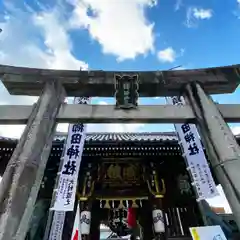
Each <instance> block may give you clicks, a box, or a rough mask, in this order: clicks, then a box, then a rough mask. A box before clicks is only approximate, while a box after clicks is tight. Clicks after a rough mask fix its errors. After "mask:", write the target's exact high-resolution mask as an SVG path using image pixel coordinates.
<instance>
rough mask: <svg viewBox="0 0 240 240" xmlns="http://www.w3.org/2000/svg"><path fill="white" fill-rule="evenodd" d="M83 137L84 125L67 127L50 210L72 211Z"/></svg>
mask: <svg viewBox="0 0 240 240" xmlns="http://www.w3.org/2000/svg"><path fill="white" fill-rule="evenodd" d="M88 102H89V98H86V97H82V98H80V97H79V98H75V103H77V104H88ZM85 135H86V125H85V124H83V123H77V124H70V125H69V130H68V138H67V141H66V146H65V151H64V155H63V165H62V169H61V172H60V177H59V183H58V189H57V196H56V200H55V203H54V206H53V208H52V210H55V211H65V212H66V211H73V208H74V202H75V194H76V188H77V180H78V172H79V168H80V164H81V158H82V151H83V146H84V141H85Z"/></svg>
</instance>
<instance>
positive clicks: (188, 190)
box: [0, 132, 240, 240]
mask: <svg viewBox="0 0 240 240" xmlns="http://www.w3.org/2000/svg"><path fill="white" fill-rule="evenodd" d="M66 137H67V134H66V133H64V134H63V133H58V134H57V135H56V136H55V138H54V141H53V145H52V149H51V154H50V157H49V160H48V162H47V166H46V169H45V173H44V177H43V181H42V184H41V188H40V191H39V193H38V198H37V201H36V204H35V209H34V213H33V216H32V219H31V223H30V226H29V231H28V234H27V238H26V240H38V239H39V240H40V239H43V237H44V232H45V228H46V224H47V218H48V211H49V208H50V203H51V198H52V193H53V189H54V184H55V181H56V177H57V171H58V168H59V163H60V157H61V155H62V151H63V148H64V141H65V139H66ZM237 140H238V143H239V141H240V138H239V137H237ZM17 143H18V140H14V139H10V138H0V164H1V165H0V166H1V167H0V171H1V173H0V174H1V175H2V174H3V172H4V169H5V167H6V165H7V163H8V161H9V159H10V157H11V155H12V153H13V151H14V149H15V147H16V145H17ZM80 169H81V170H80V174H79V186H78V193H77V196H78V198H79V200H81V201H84V199H87V198H89V197H92V198H93V199H94V201H93V206H92V213H93V214H92V221H91V233H90V236H91V237H90V239H91V240H99V239H100V227H99V226H100V224H104V225H105V226H108V227H109V228H110V230H111V231H112V232H114V233H116V234H117V235H118V236H126V235H128V233H129V229H128V227H127V224H126V209H127V202H131V204H132V205H133V206H134V207H135V208H136V209H137V219H138V223H139V226H141V231H142V233H141V234H143V236H145V238H143V239H152V238H153V237H154V231H153V229H152V203H151V201H152V199H153V198H158V197H161V198H162V205H163V206H162V208H163V210H164V212H165V216H164V217H165V223H166V234H167V236H168V238H167V239H175V240H177V239H189V240H190V239H191V237H190V232H189V227H191V226H200V225H203V219H202V216H201V213H200V211H199V208H198V204H197V201H196V196H195V194H194V190H193V188H192V186H191V179H190V178H189V174H188V171H187V170H186V164H185V162H184V158H183V157H182V155H181V151H180V146H179V144H178V139H177V136H176V134H175V133H171V132H167V133H88V134H87V136H86V139H85V145H84V151H83V155H82V162H81V168H80ZM215 181H216V183H217V180H216V179H215ZM76 203H77V201H76ZM75 211H76V207H75ZM75 211H74V212H68V213H67V215H66V218H65V224H64V230H63V238H62V239H70V237H71V233H72V227H73V222H74V216H75ZM116 219H119V220H120V221H115V220H116Z"/></svg>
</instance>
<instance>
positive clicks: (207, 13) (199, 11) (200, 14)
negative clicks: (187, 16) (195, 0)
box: [193, 8, 212, 19]
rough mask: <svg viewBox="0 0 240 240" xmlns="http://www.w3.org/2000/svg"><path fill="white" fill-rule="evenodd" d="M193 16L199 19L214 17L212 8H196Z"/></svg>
mask: <svg viewBox="0 0 240 240" xmlns="http://www.w3.org/2000/svg"><path fill="white" fill-rule="evenodd" d="M193 16H194V17H195V18H197V19H210V18H211V17H212V10H211V9H203V8H194V9H193Z"/></svg>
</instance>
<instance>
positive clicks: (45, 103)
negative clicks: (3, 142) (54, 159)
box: [0, 81, 65, 240]
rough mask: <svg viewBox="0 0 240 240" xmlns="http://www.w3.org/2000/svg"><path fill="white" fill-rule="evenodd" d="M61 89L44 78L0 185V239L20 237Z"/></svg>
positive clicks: (19, 239) (35, 190) (45, 155)
mask: <svg viewBox="0 0 240 240" xmlns="http://www.w3.org/2000/svg"><path fill="white" fill-rule="evenodd" d="M64 97H65V91H64V89H63V87H62V85H61V84H60V83H59V82H57V81H48V82H47V83H46V85H45V87H44V90H43V93H42V95H41V96H40V97H39V99H38V102H37V103H36V104H35V106H34V109H33V112H32V114H31V116H30V118H29V120H28V123H27V126H26V128H25V130H24V133H23V135H22V137H21V138H20V141H19V143H18V145H17V147H16V149H15V151H14V152H13V155H12V157H11V159H10V161H9V163H8V166H7V168H6V171H5V173H4V175H3V178H2V182H1V185H0V240H6V239H8V240H11V239H17V240H24V239H25V235H26V233H27V230H28V224H29V221H30V218H31V215H32V212H33V209H34V204H35V201H36V198H37V194H38V191H39V188H40V184H41V181H42V177H43V174H44V170H45V166H46V163H47V160H48V157H49V153H50V150H51V146H52V140H53V136H54V133H55V128H56V124H55V119H56V116H57V113H58V111H59V108H60V106H61V104H62V103H63V101H64Z"/></svg>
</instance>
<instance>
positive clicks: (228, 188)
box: [0, 65, 240, 240]
mask: <svg viewBox="0 0 240 240" xmlns="http://www.w3.org/2000/svg"><path fill="white" fill-rule="evenodd" d="M239 67H240V66H239V65H238V66H229V67H222V68H211V69H197V70H180V71H179V70H178V71H156V72H106V71H62V70H44V69H30V68H19V67H12V66H2V65H0V77H1V80H2V82H3V84H4V86H5V87H6V89H7V90H8V92H9V93H10V94H12V95H28V96H40V97H39V99H38V101H37V103H36V104H34V105H33V106H21V105H18V106H9V105H8V106H0V124H27V126H26V128H25V130H24V132H23V135H22V137H21V139H20V141H19V143H18V145H17V147H16V149H15V151H14V153H13V155H12V157H11V159H10V161H9V163H8V166H7V168H6V170H5V173H4V175H3V178H2V182H1V188H0V214H1V215H0V240H6V239H9V240H10V239H17V240H23V239H24V238H25V235H26V232H27V229H28V224H29V220H30V217H31V214H32V212H33V208H34V204H35V200H36V197H37V194H38V190H39V187H40V183H41V180H42V177H43V174H44V169H45V166H46V163H47V160H48V157H49V153H50V150H51V144H52V140H53V136H54V133H55V128H56V123H65V122H68V123H76V122H83V123H84V122H85V123H116V122H118V123H119V122H122V123H133V122H138V123H183V122H190V123H196V125H197V126H198V127H199V130H200V133H201V136H202V139H203V141H204V144H205V147H206V149H207V152H208V156H209V159H210V162H211V165H212V167H213V169H214V171H215V174H216V176H217V177H218V180H219V182H220V183H221V184H222V186H223V189H224V191H225V193H226V196H227V198H228V200H229V203H230V205H231V208H232V210H233V213H234V215H235V219H236V222H237V225H238V227H239V228H240V177H239V171H240V148H239V146H238V144H237V142H236V140H235V138H234V136H233V134H232V132H231V130H230V129H229V127H228V126H227V124H226V123H225V121H226V122H240V105H231V104H230V105H222V104H217V105H216V104H215V103H214V102H213V101H212V99H211V97H210V96H209V95H210V94H220V93H221V94H223V93H232V92H234V91H235V89H236V88H237V86H238V84H239V82H240V72H239ZM114 74H118V75H124V74H127V75H136V74H137V75H138V77H139V95H140V97H154V96H162V97H165V96H175V95H183V96H184V97H185V100H186V102H187V105H185V106H171V105H159V106H139V107H138V108H137V109H133V110H123V109H115V106H110V105H106V106H103V105H66V104H64V98H65V97H66V96H93V97H94V96H98V97H112V96H114Z"/></svg>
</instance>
